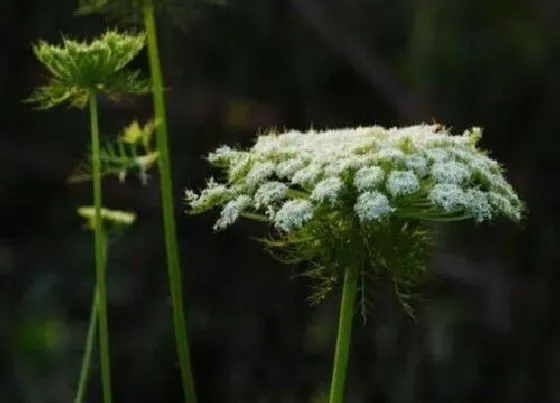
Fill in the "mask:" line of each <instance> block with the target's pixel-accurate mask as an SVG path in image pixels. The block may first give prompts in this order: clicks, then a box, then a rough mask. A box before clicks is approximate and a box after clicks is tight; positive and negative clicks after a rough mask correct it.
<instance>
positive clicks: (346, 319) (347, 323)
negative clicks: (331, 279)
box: [329, 266, 358, 403]
mask: <svg viewBox="0 0 560 403" xmlns="http://www.w3.org/2000/svg"><path fill="white" fill-rule="evenodd" d="M357 286H358V272H357V270H356V268H355V267H352V266H349V267H347V268H346V270H345V272H344V283H343V286H342V302H341V304H340V316H339V323H338V335H337V337H336V349H335V352H334V365H333V376H332V381H331V391H330V396H329V403H342V402H343V399H344V382H345V380H346V369H347V367H348V353H349V350H350V339H351V336H352V319H353V316H354V305H355V302H356V291H357Z"/></svg>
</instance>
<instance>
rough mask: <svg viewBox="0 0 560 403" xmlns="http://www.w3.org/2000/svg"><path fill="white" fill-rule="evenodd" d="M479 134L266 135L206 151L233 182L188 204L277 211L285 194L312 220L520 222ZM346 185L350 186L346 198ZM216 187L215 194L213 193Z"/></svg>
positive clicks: (432, 129)
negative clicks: (307, 209)
mask: <svg viewBox="0 0 560 403" xmlns="http://www.w3.org/2000/svg"><path fill="white" fill-rule="evenodd" d="M479 138H480V130H479V129H477V128H475V129H473V130H471V131H466V132H465V133H463V135H461V136H453V135H451V134H450V133H449V132H448V131H447V130H445V129H443V130H442V129H441V128H440V127H436V126H428V125H417V126H410V127H405V128H391V129H384V128H382V127H378V126H374V127H359V128H355V129H339V130H327V131H322V132H317V131H309V132H307V133H304V132H299V131H289V132H287V133H283V134H277V133H274V132H272V133H268V134H266V135H263V136H260V137H258V139H257V141H256V143H255V145H254V146H253V147H252V148H251V149H249V150H246V151H242V150H234V149H232V148H230V147H228V146H223V147H220V148H219V149H218V150H216V151H215V152H214V153H211V154H210V156H209V161H210V162H211V163H213V164H215V165H216V166H218V167H220V168H222V169H224V170H225V171H226V173H227V176H228V178H229V181H228V183H223V184H219V185H218V184H216V183H214V182H213V181H212V182H210V185H209V187H208V188H207V189H206V190H204V191H203V192H202V194H201V197H200V198H199V199H197V200H196V202H195V203H194V204H193V207H195V208H196V210H197V211H203V210H205V209H209V208H212V207H214V206H215V205H217V204H220V203H228V202H229V201H230V200H235V199H236V198H237V197H238V196H239V195H245V196H247V197H249V198H251V200H253V202H252V203H251V206H252V208H253V209H254V210H255V213H259V212H263V213H265V212H270V211H277V210H278V201H283V200H284V199H286V198H288V199H290V198H297V199H302V198H303V199H305V200H306V201H307V202H308V203H309V204H306V206H311V209H312V210H320V211H321V214H314V215H313V217H314V219H318V220H319V219H321V217H322V216H323V215H324V214H329V212H333V213H337V214H342V215H345V216H347V217H348V218H351V216H352V215H353V214H354V215H355V217H356V218H358V220H362V219H364V218H365V217H369V219H371V217H378V216H381V215H384V216H386V215H388V216H389V217H394V218H395V219H398V218H406V219H417V220H428V221H429V220H432V219H438V220H441V219H447V218H450V219H454V220H455V219H468V218H471V219H473V220H475V221H484V220H489V219H492V218H496V217H499V216H504V217H508V218H510V219H514V220H518V219H520V218H521V215H522V211H523V205H522V203H521V202H520V201H519V198H518V197H517V195H516V194H515V192H514V191H513V189H512V188H511V185H509V184H508V183H507V181H506V179H505V178H504V177H503V175H502V173H501V167H500V165H499V163H497V162H496V161H494V160H492V159H491V158H489V157H488V156H487V155H486V153H485V152H483V151H481V150H479V149H478V148H477V147H476V141H477V140H478V139H479ZM342 189H348V192H347V191H346V190H345V191H344V197H342V196H341V195H342V193H341V192H342ZM215 192H219V193H220V195H221V196H220V197H219V198H216V197H213V196H212V197H210V195H213V194H214V193H215ZM288 201H289V200H288ZM191 204H192V202H191ZM288 206H290V204H288ZM366 206H369V207H366ZM366 208H371V209H372V210H371V212H370V213H367V212H366V211H365V210H364V209H366ZM381 212H382V213H381ZM282 214H285V211H284V212H282ZM272 216H273V215H272ZM282 227H284V228H288V227H290V228H292V227H291V226H282Z"/></svg>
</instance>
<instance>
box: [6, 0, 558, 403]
mask: <svg viewBox="0 0 560 403" xmlns="http://www.w3.org/2000/svg"><path fill="white" fill-rule="evenodd" d="M55 3H56V4H54V3H53V2H52V1H46V0H34V1H14V0H4V1H3V2H1V3H0V34H1V35H2V38H4V41H3V48H2V57H1V58H0V94H2V96H1V97H0V276H1V281H0V335H1V336H2V344H1V347H0V348H1V351H0V357H2V360H1V361H0V366H1V367H0V369H1V371H0V374H1V375H0V401H1V402H6V403H12V402H14V403H15V402H22V403H23V402H25V403H49V402H67V401H71V399H72V396H73V394H74V388H75V386H76V380H77V379H76V378H77V374H78V370H79V366H80V359H81V352H82V348H83V344H84V340H85V331H86V329H87V320H88V315H89V308H90V302H91V293H92V290H93V285H94V281H95V280H94V265H93V251H92V247H91V239H90V237H91V234H90V233H89V232H88V231H85V230H83V229H82V228H81V222H80V218H79V217H77V216H76V214H75V208H76V206H79V205H82V204H84V203H86V204H87V203H89V200H90V199H91V195H90V186H89V184H83V185H82V184H68V183H67V178H68V176H69V175H70V174H71V173H72V172H73V169H74V168H75V165H76V163H77V162H79V161H80V159H81V157H82V156H83V154H84V153H85V152H86V151H87V147H88V132H87V130H85V129H84V127H86V128H87V120H86V119H87V116H84V114H82V113H81V112H80V111H74V110H64V108H62V109H61V108H59V109H57V110H52V111H49V112H48V113H38V112H35V111H32V110H30V107H29V105H28V104H24V103H22V102H21V100H22V99H24V98H25V97H27V96H28V95H29V93H30V91H31V90H32V89H33V87H34V86H36V85H37V84H40V83H42V82H43V80H44V78H45V77H44V76H43V73H42V71H41V68H40V66H38V65H37V63H36V62H35V60H34V56H33V53H32V49H31V45H30V44H31V42H33V41H35V40H37V39H38V38H43V39H45V40H49V41H58V40H59V38H60V33H65V34H68V35H70V36H72V37H78V38H86V37H91V36H92V35H94V34H97V33H99V32H102V31H103V30H104V29H105V27H106V24H107V22H106V20H105V18H104V17H102V16H87V17H76V16H75V15H73V14H74V11H75V9H76V6H77V1H74V0H57V2H55ZM175 3H180V2H178V1H176V2H175ZM198 3H200V4H198ZM180 6H181V4H179V5H178V6H177V7H178V8H176V9H174V11H173V12H171V13H167V14H163V15H161V19H160V21H159V22H160V24H159V28H160V31H161V32H160V38H159V39H160V41H161V52H162V58H163V68H164V74H165V80H166V85H167V86H169V91H168V109H169V111H168V114H169V130H170V134H171V143H172V151H173V156H172V160H173V162H174V167H173V168H174V174H175V177H174V184H175V191H176V193H177V195H176V200H177V201H179V200H181V198H182V194H181V190H182V188H183V187H189V188H196V187H199V186H202V185H203V182H202V181H203V178H204V177H206V176H208V175H210V174H211V172H210V171H209V168H208V167H207V164H206V163H205V161H204V160H203V159H202V156H203V155H205V154H206V153H207V152H208V151H209V150H210V149H212V148H214V147H215V146H217V145H219V144H222V143H229V144H232V143H237V144H241V145H248V144H250V143H251V141H252V138H253V136H254V134H255V133H256V132H257V131H259V130H263V129H266V128H267V127H271V126H275V127H278V128H282V127H287V128H297V129H305V128H308V127H310V126H311V125H313V126H314V127H317V128H319V127H321V128H324V127H340V126H350V125H351V126H356V125H359V124H362V125H368V124H374V123H377V124H381V125H384V126H391V125H401V124H405V123H410V122H418V121H427V122H431V121H433V120H435V121H437V122H439V123H443V124H446V125H450V126H453V127H454V128H457V129H459V130H461V131H462V129H464V128H466V127H470V126H473V125H479V126H482V127H484V128H485V132H484V137H483V139H482V143H483V144H482V145H483V146H484V147H485V148H489V149H491V150H493V152H494V156H495V157H496V158H497V159H499V160H500V161H502V162H503V163H504V164H505V165H506V166H507V167H508V178H509V180H510V181H511V182H512V183H513V184H514V185H515V187H516V189H518V190H519V192H520V193H521V196H522V198H523V199H524V200H526V201H527V202H528V208H529V211H530V214H529V217H528V221H527V224H526V225H525V226H524V228H522V229H520V228H517V227H516V226H514V225H509V224H504V223H497V224H494V225H487V226H486V225H485V226H479V227H474V226H471V225H468V224H465V225H459V226H453V227H451V228H448V227H446V226H442V227H441V229H440V231H439V238H438V242H439V244H438V245H439V246H438V253H437V254H436V256H434V260H433V262H432V269H433V271H434V272H435V273H436V274H437V276H438V281H436V282H434V283H433V284H432V285H431V286H429V287H427V288H426V289H425V290H424V294H423V297H424V300H423V301H422V302H420V303H418V304H417V307H416V309H417V311H416V312H417V323H413V322H411V321H410V319H409V318H408V317H407V316H406V314H405V313H403V312H402V310H401V309H400V307H399V304H398V302H397V301H394V300H393V299H392V298H390V297H389V296H388V295H390V294H389V293H387V296H386V295H384V294H383V293H379V294H378V296H377V301H376V304H375V309H374V311H373V312H372V315H371V317H370V318H369V321H368V324H367V326H366V327H365V328H363V329H360V331H358V332H355V333H354V342H353V346H352V351H351V358H350V359H351V363H350V371H349V378H348V383H347V390H348V395H347V400H348V402H391V403H408V402H431V403H432V402H433V403H438V402H444V403H449V402H504V403H505V402H507V403H509V402H512V403H513V402H527V401H538V402H543V403H544V402H557V401H560V383H559V382H558V381H557V378H558V374H559V373H560V321H559V320H558V319H557V316H558V313H557V309H556V307H557V306H558V305H559V304H560V299H559V297H558V295H560V293H558V292H557V287H558V286H559V285H558V284H559V283H558V280H559V277H560V275H559V274H557V269H558V266H559V264H558V263H559V260H560V259H559V257H560V256H559V253H558V251H559V250H560V248H559V247H558V245H560V232H558V231H559V230H558V228H560V223H559V221H560V217H559V216H558V214H557V206H558V205H560V185H558V184H557V182H558V177H559V176H558V173H559V171H560V169H559V168H558V164H557V158H558V155H559V152H560V141H559V140H558V136H557V125H558V124H557V106H558V100H557V98H558V96H557V94H558V93H559V92H560V79H559V77H560V76H559V75H558V71H560V41H559V37H560V32H559V31H558V28H557V27H558V26H560V25H559V23H560V4H559V3H556V2H551V1H544V0H536V1H535V0H534V1H529V0H511V1H504V0H495V1H482V0H476V1H466V0H453V1H443V0H415V1H401V0H397V1H393V2H381V1H371V0H352V1H349V0H330V1H320V0H298V1H296V0H293V1H288V0H283V1H280V0H261V1H258V2H257V1H252V0H229V1H228V2H227V5H225V6H224V5H219V4H212V3H203V2H197V4H196V7H193V6H192V4H191V3H189V4H187V7H186V8H183V7H180ZM187 10H193V11H192V12H191V14H188V11H187ZM185 13H186V14H185ZM193 13H194V14H193ZM187 14H188V15H189V17H188V18H186V17H185V15H187ZM111 24H115V20H111ZM142 60H143V59H142ZM142 60H140V59H139V60H138V61H136V62H135V63H136V65H135V66H134V67H137V68H140V69H147V66H146V65H145V63H144V62H143V61H142ZM151 115H152V113H151V99H149V97H147V98H146V99H141V100H139V101H137V100H135V101H133V102H132V101H130V102H125V103H120V104H117V105H114V104H111V103H102V104H101V105H100V119H101V122H102V123H101V128H102V132H103V133H107V134H109V133H116V132H118V131H119V130H120V129H122V128H123V127H125V126H126V125H127V124H128V123H129V122H130V121H131V120H132V119H134V118H139V119H141V120H143V121H145V120H146V119H148V118H149V117H151ZM104 194H105V196H106V201H107V205H108V206H107V207H109V208H115V209H120V208H124V209H134V210H135V211H137V213H138V218H137V225H136V226H135V228H134V230H133V231H130V232H128V233H127V234H125V235H124V236H123V237H122V238H121V239H120V240H119V242H118V243H117V244H115V246H114V247H113V249H112V251H111V260H110V262H109V267H108V270H109V274H110V276H109V284H108V298H109V315H110V327H111V337H112V339H111V345H112V358H113V374H114V382H113V387H114V390H115V396H114V398H115V401H116V402H127V403H128V402H135V403H142V402H160V401H165V402H173V401H181V386H180V379H179V372H178V367H177V363H176V354H175V347H174V343H173V329H172V321H171V315H170V309H169V300H168V297H167V295H168V286H167V280H166V268H165V254H164V247H163V233H162V225H161V222H160V206H159V193H158V183H157V177H154V178H152V180H151V181H150V184H149V185H148V186H147V187H144V186H142V184H141V183H139V182H138V183H137V182H135V180H134V179H133V178H132V179H131V180H129V181H128V182H127V184H125V185H122V184H119V183H118V179H117V178H114V179H108V180H106V181H105V184H104ZM182 210H183V206H181V204H180V203H179V202H178V203H177V212H176V213H177V217H178V220H179V236H180V239H179V242H180V245H181V248H182V249H181V260H182V262H183V269H184V283H185V287H186V288H185V298H186V303H187V307H188V322H189V327H190V339H191V340H190V342H191V349H192V354H193V366H194V372H195V378H196V382H197V391H198V394H199V400H200V402H202V403H204V402H210V403H211V402H263V403H264V402H270V403H273V402H282V403H284V402H285V403H290V402H294V403H295V402H311V401H321V400H320V396H321V395H322V394H324V392H325V390H326V388H327V387H328V381H329V378H330V368H331V361H332V347H333V345H334V336H335V330H336V329H335V323H334V321H333V318H334V317H335V314H336V312H337V308H338V299H337V298H332V299H331V300H329V301H327V302H326V303H324V304H323V305H320V306H318V307H308V306H307V304H306V303H305V296H306V295H307V294H308V292H307V290H306V284H305V283H304V282H301V281H294V280H293V278H291V277H292V274H293V273H292V272H291V271H290V270H289V269H287V268H286V267H284V266H281V265H279V264H277V263H275V262H274V261H273V260H272V259H270V258H269V257H268V256H267V255H266V254H265V253H264V252H262V251H261V249H260V245H259V244H258V243H256V242H254V241H252V240H251V239H250V238H251V237H253V236H261V235H262V234H263V232H264V231H265V228H263V227H262V226H260V225H258V224H256V223H245V224H242V225H239V226H236V227H232V228H231V229H230V230H229V231H227V232H225V233H220V234H213V233H212V230H211V228H212V222H213V221H215V218H216V217H215V216H210V215H209V216H201V217H192V216H184V215H183V214H182ZM356 326H359V323H358V322H356ZM92 374H93V376H92V381H91V383H90V387H89V389H88V392H89V395H90V397H89V399H88V401H91V402H96V401H99V399H100V388H99V366H98V363H97V362H95V363H94V368H93V371H92Z"/></svg>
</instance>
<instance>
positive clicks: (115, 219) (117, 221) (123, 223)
mask: <svg viewBox="0 0 560 403" xmlns="http://www.w3.org/2000/svg"><path fill="white" fill-rule="evenodd" d="M77 212H78V215H79V216H80V217H82V218H84V219H85V220H86V221H87V226H88V228H89V229H91V230H93V229H95V228H96V223H97V222H96V219H95V207H93V206H82V207H79V208H78V209H77ZM101 220H102V221H103V222H105V223H108V224H113V225H115V226H117V227H129V226H131V225H132V224H133V223H134V221H135V220H136V213H133V212H130V211H121V210H109V209H106V208H102V209H101Z"/></svg>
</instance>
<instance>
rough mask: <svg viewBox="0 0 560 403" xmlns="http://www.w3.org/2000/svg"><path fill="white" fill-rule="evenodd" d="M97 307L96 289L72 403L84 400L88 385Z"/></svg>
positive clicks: (97, 295)
mask: <svg viewBox="0 0 560 403" xmlns="http://www.w3.org/2000/svg"><path fill="white" fill-rule="evenodd" d="M98 305H99V292H98V290H97V287H96V288H95V290H94V292H93V300H92V303H91V313H90V316H89V326H88V331H87V339H86V347H85V350H84V356H83V358H82V368H81V369H80V378H79V381H78V389H77V391H76V398H75V399H74V403H82V401H83V400H84V394H85V392H86V388H87V384H88V378H89V377H88V375H89V369H90V365H91V353H92V352H93V346H94V342H95V335H96V333H97V332H96V330H97V318H98Z"/></svg>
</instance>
